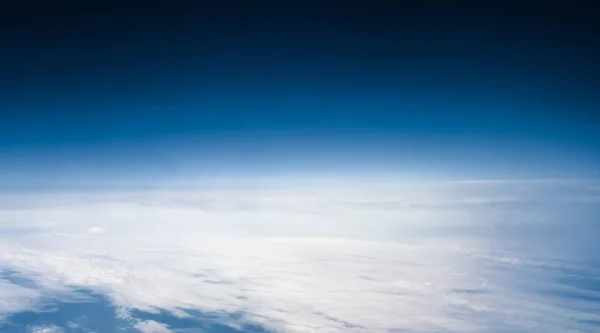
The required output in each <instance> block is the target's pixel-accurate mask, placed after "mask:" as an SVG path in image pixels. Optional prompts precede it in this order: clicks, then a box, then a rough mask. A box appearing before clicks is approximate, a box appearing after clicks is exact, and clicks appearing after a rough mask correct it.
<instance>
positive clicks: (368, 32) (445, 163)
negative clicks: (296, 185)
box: [0, 1, 600, 189]
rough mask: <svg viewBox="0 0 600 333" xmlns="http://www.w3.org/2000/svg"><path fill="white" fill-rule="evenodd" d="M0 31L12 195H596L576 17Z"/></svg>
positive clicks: (25, 18)
mask: <svg viewBox="0 0 600 333" xmlns="http://www.w3.org/2000/svg"><path fill="white" fill-rule="evenodd" d="M1 15H2V20H1V22H2V23H1V25H2V26H1V28H2V31H3V33H2V36H1V40H2V44H3V47H2V52H1V53H0V64H1V65H0V66H2V67H1V71H2V76H1V78H0V87H1V89H0V93H1V94H2V96H1V98H0V112H2V117H3V121H2V122H1V124H0V147H1V150H0V168H1V169H2V174H3V176H2V177H0V181H1V182H2V183H3V184H5V187H6V188H14V189H17V188H32V187H33V188H40V187H42V186H44V187H50V188H53V187H60V186H63V187H66V186H78V187H83V188H86V187H94V186H96V187H97V186H102V185H105V184H109V183H110V184H111V185H112V186H117V185H118V184H121V186H126V187H128V186H133V187H136V186H137V187H139V186H142V184H146V185H147V184H150V183H160V182H165V183H169V182H176V180H177V181H179V182H181V179H186V181H190V180H191V179H197V181H198V182H200V183H202V182H206V181H208V180H210V179H213V180H214V179H233V178H235V179H236V180H235V181H241V180H242V179H254V178H259V177H262V178H264V177H273V176H275V175H278V176H280V177H282V178H294V179H296V178H298V179H299V178H302V177H309V178H310V177H317V176H318V177H335V175H342V174H343V175H348V174H350V175H353V176H356V177H358V176H359V175H361V176H368V175H373V174H380V175H382V174H386V175H390V177H396V178H408V179H411V178H425V179H427V178H444V179H465V178H476V179H479V178H587V177H597V176H598V172H597V169H598V168H597V167H596V165H597V162H598V147H599V144H600V137H599V136H598V131H597V130H596V129H597V125H598V115H597V114H598V107H599V105H600V101H599V100H598V96H597V91H598V88H599V80H598V78H599V74H600V73H599V72H598V68H600V66H599V64H598V57H597V53H598V47H599V45H598V40H597V38H595V34H594V28H595V27H596V23H595V22H594V19H593V17H592V14H591V13H590V12H589V11H586V10H585V8H584V7H581V6H579V7H578V4H577V3H576V2H575V3H573V4H569V5H567V4H560V5H559V4H556V5H555V4H545V5H543V6H541V5H540V6H535V5H533V4H531V5H522V4H521V5H519V4H510V2H507V3H505V4H502V5H497V6H496V5H492V4H479V5H476V4H471V5H470V6H451V5H449V4H444V3H436V2H407V3H405V4H402V5H400V4H397V5H394V4H390V3H387V4H386V3H385V2H377V1H375V2H370V3H369V4H365V3H363V4H360V3H355V2H344V1H325V2H302V3H285V4H284V3H279V2H274V1H273V2H270V1H265V2H258V3H256V4H253V5H242V4H235V5H234V4H224V3H223V4H217V2H214V3H210V2H209V3H202V4H199V3H197V4H191V3H183V2H177V1H175V2H166V1H165V2H157V1H150V2H148V3H146V4H145V5H143V6H141V5H139V4H135V3H133V2H127V1H125V2H109V1H102V2H94V4H92V5H88V4H85V5H84V4H81V3H77V2H67V4H59V3H57V2H53V1H45V2H35V1H33V2H31V3H29V2H16V1H8V2H5V3H3V4H2V14H1ZM343 177H346V176H343ZM77 184H78V185H77Z"/></svg>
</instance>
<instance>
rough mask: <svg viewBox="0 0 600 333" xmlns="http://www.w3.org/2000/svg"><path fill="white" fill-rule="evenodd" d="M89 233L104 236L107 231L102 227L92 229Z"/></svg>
mask: <svg viewBox="0 0 600 333" xmlns="http://www.w3.org/2000/svg"><path fill="white" fill-rule="evenodd" d="M88 232H89V233H91V234H103V233H105V232H106V230H105V229H104V228H100V227H91V228H89V229H88Z"/></svg>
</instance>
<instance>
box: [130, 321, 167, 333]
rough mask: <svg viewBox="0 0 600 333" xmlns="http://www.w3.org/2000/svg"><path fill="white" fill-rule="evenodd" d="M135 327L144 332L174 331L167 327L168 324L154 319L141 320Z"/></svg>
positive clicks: (165, 332) (161, 332)
mask: <svg viewBox="0 0 600 333" xmlns="http://www.w3.org/2000/svg"><path fill="white" fill-rule="evenodd" d="M135 328H137V329H138V330H139V331H140V332H142V333H172V331H171V330H170V329H168V328H167V325H164V324H161V323H158V322H155V321H154V320H145V321H140V322H139V323H137V324H135Z"/></svg>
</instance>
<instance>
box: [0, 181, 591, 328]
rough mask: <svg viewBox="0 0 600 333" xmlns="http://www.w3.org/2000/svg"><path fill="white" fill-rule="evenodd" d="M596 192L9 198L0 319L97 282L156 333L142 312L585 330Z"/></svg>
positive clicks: (490, 188) (309, 323)
mask: <svg viewBox="0 0 600 333" xmlns="http://www.w3.org/2000/svg"><path fill="white" fill-rule="evenodd" d="M598 198H600V187H599V186H598V183H596V182H583V181H581V182H575V181H544V182H463V183H440V184H433V185H428V186H420V187H411V188H408V187H386V188H366V187H361V188H359V187H356V188H354V189H348V188H345V189H343V190H337V191H335V190H315V189H313V190H298V191H291V190H287V191H277V190H273V189H270V190H253V191H249V190H231V191H215V190H211V191H209V190H206V191H198V192H189V191H179V192H145V193H112V194H95V195H91V194H87V195H59V194H48V195H37V196H22V197H17V196H7V197H6V198H5V199H6V200H4V201H2V204H1V206H0V209H1V210H0V269H2V271H0V274H1V275H0V312H1V313H2V314H3V316H2V318H3V320H4V321H5V322H9V321H10V318H11V315H13V314H15V313H19V312H22V311H25V310H36V309H39V308H40V306H41V305H40V304H41V303H42V300H46V302H47V300H48V299H68V298H73V299H77V298H81V297H82V295H81V294H80V293H79V292H78V291H79V290H89V291H92V292H94V293H96V294H100V295H103V296H105V297H107V298H108V299H109V300H110V302H111V303H112V305H113V306H114V309H115V311H116V312H117V313H118V315H119V316H120V317H122V318H126V319H127V320H129V321H130V322H131V323H132V325H133V326H134V327H135V328H136V329H137V330H139V331H140V332H144V333H147V332H156V333H165V332H177V331H179V329H180V328H179V327H175V326H173V325H169V324H168V323H165V322H160V321H159V320H147V319H144V318H138V317H137V316H138V312H139V311H142V312H146V313H159V312H161V313H162V312H165V313H169V314H170V315H172V316H175V317H177V318H189V317H193V316H194V313H196V312H198V311H199V312H202V313H210V314H213V315H214V316H213V317H214V318H216V319H215V320H217V321H219V322H221V323H224V324H226V325H228V326H231V327H233V328H236V327H237V328H241V327H244V325H248V324H251V325H260V326H262V327H264V328H265V329H268V330H273V331H283V332H393V331H394V330H397V331H403V332H431V331H441V332H446V331H450V332H482V331H485V332H513V331H519V332H542V331H543V332H587V331H589V329H590V327H592V325H594V323H598V322H600V316H599V315H598V313H600V290H598V288H596V287H593V286H594V285H596V286H597V283H599V281H598V280H597V279H595V278H594V277H598V276H600V266H599V265H598V263H594V262H592V261H590V260H591V259H589V260H588V257H586V256H585V254H590V253H593V252H590V251H591V248H590V247H592V246H594V244H593V236H590V235H594V232H597V231H598V230H600V227H598V226H597V225H596V223H597V222H596V221H597V220H598V217H599V216H600V215H598V212H599V207H598V205H599V203H600V201H599V200H598ZM107 231H110V232H107ZM575 245H577V246H575ZM8 273H10V274H8ZM11 276H13V278H11ZM14 276H23V277H26V278H27V279H28V281H31V282H30V283H27V284H24V283H21V282H20V281H19V280H18V279H15V278H14ZM566 281H568V282H566ZM584 282H585V283H584ZM48 327H49V326H48ZM40 329H44V328H40ZM54 329H55V330H58V331H60V330H62V328H60V327H56V328H54ZM569 330H570V331H569ZM58 331H57V332H58ZM36 332H37V331H36ZM40 332H46V331H40ZM50 332H54V331H50Z"/></svg>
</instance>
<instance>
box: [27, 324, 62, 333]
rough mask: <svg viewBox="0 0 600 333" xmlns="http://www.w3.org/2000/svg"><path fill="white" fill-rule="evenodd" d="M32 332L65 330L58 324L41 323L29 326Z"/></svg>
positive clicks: (52, 332)
mask: <svg viewBox="0 0 600 333" xmlns="http://www.w3.org/2000/svg"><path fill="white" fill-rule="evenodd" d="M29 332H30V333H63V332H64V330H63V329H62V328H60V327H58V326H56V325H41V326H32V327H30V328H29Z"/></svg>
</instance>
